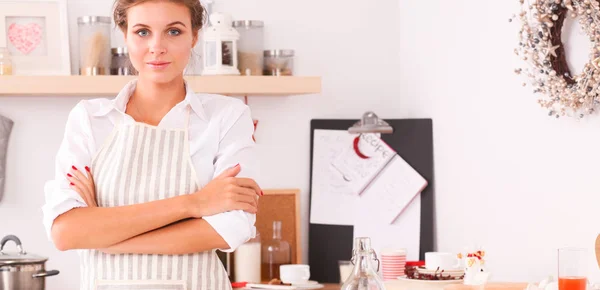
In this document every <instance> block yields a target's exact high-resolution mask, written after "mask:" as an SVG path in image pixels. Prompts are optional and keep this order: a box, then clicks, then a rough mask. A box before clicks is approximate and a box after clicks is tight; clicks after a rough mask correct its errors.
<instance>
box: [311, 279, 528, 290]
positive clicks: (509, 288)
mask: <svg viewBox="0 0 600 290" xmlns="http://www.w3.org/2000/svg"><path fill="white" fill-rule="evenodd" d="M324 285H325V287H324V288H321V289H322V290H340V288H341V287H342V285H341V284H324ZM526 287H527V283H488V284H487V285H485V288H484V289H485V290H524V289H525V288H526ZM385 288H386V290H412V289H406V287H403V285H402V284H400V283H397V282H396V281H391V282H385ZM423 289H425V288H423ZM427 289H433V288H427ZM439 289H443V290H480V289H482V288H481V287H477V286H468V285H463V284H452V285H447V286H445V287H443V288H439Z"/></svg>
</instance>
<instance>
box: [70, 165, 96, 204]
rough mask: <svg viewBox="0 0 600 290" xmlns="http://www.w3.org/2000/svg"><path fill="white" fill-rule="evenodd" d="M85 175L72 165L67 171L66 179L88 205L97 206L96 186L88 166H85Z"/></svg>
mask: <svg viewBox="0 0 600 290" xmlns="http://www.w3.org/2000/svg"><path fill="white" fill-rule="evenodd" d="M85 170H86V171H87V176H86V175H85V174H84V173H83V172H81V171H80V170H78V169H77V167H75V166H72V167H71V171H70V172H69V173H67V180H69V182H71V188H72V189H73V190H75V191H77V193H79V195H80V196H81V198H83V200H84V201H85V203H86V204H87V205H88V206H89V207H98V204H97V203H96V186H95V185H94V177H93V176H92V172H91V171H90V168H89V167H87V166H86V167H85Z"/></svg>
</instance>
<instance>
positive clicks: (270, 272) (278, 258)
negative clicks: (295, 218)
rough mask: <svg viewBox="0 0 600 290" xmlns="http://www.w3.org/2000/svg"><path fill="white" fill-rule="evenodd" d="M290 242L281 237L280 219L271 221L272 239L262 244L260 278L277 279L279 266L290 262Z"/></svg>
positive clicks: (266, 279) (264, 279)
mask: <svg viewBox="0 0 600 290" xmlns="http://www.w3.org/2000/svg"><path fill="white" fill-rule="evenodd" d="M291 262H292V254H291V248H290V243H288V242H287V241H285V240H283V239H282V236H281V221H274V222H273V239H272V240H269V241H266V242H265V243H264V244H263V246H262V280H263V281H271V280H272V279H279V278H280V277H279V266H281V265H286V264H291Z"/></svg>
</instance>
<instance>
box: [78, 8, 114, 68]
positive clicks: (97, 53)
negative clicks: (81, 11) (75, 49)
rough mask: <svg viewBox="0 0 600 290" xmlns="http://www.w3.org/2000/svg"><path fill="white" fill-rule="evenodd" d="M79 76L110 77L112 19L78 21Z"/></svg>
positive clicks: (87, 17)
mask: <svg viewBox="0 0 600 290" xmlns="http://www.w3.org/2000/svg"><path fill="white" fill-rule="evenodd" d="M77 24H78V33H79V74H80V75H108V74H109V69H110V63H111V55H110V53H111V45H110V17H105V16H83V17H79V18H78V19H77Z"/></svg>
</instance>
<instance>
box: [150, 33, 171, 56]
mask: <svg viewBox="0 0 600 290" xmlns="http://www.w3.org/2000/svg"><path fill="white" fill-rule="evenodd" d="M166 52H167V49H166V48H165V46H164V45H163V40H162V37H160V36H157V37H153V39H152V41H151V42H150V53H152V54H164V53H166Z"/></svg>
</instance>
